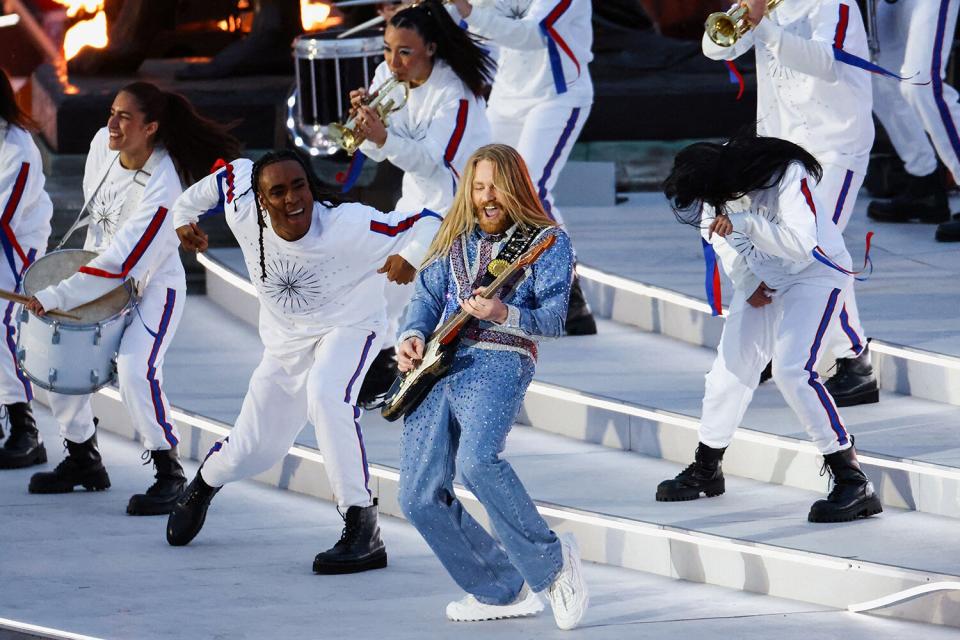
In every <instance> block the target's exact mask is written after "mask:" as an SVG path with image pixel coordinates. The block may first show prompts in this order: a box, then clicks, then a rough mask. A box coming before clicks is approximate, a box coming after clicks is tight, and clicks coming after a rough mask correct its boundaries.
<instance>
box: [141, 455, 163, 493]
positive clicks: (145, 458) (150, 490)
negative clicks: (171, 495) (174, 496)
mask: <svg viewBox="0 0 960 640" xmlns="http://www.w3.org/2000/svg"><path fill="white" fill-rule="evenodd" d="M140 459H141V460H143V466H147V465H148V464H150V463H151V462H153V463H154V464H153V471H154V481H153V484H152V485H150V487H149V488H148V489H147V495H153V494H154V493H156V492H157V491H158V490H159V489H160V487H159V486H158V485H159V484H160V478H159V474H160V470H159V469H157V464H156V462H154V460H153V457H152V456H151V455H150V450H149V449H145V450H144V451H143V453H141V454H140Z"/></svg>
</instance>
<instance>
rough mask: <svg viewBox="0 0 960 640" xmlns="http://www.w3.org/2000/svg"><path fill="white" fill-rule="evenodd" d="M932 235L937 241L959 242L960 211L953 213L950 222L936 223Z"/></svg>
mask: <svg viewBox="0 0 960 640" xmlns="http://www.w3.org/2000/svg"><path fill="white" fill-rule="evenodd" d="M933 237H934V238H936V239H937V242H960V213H955V214H953V217H952V218H951V219H950V222H944V223H943V224H940V225H938V226H937V232H936V233H935V234H934V236H933Z"/></svg>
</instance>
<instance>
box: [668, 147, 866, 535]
mask: <svg viewBox="0 0 960 640" xmlns="http://www.w3.org/2000/svg"><path fill="white" fill-rule="evenodd" d="M821 175H822V169H821V168H820V164H819V163H818V162H817V160H816V159H815V158H814V157H813V156H812V155H811V154H810V153H808V152H807V151H805V150H803V149H802V148H801V147H799V146H797V145H795V144H794V143H792V142H788V141H786V140H781V139H779V138H763V137H755V136H753V135H745V134H742V135H740V136H738V137H735V138H733V139H731V140H729V141H728V142H727V143H726V144H717V143H707V142H702V143H697V144H693V145H690V146H689V147H687V148H685V149H683V150H681V151H680V153H678V154H677V157H676V159H675V160H674V164H673V170H672V171H671V173H670V176H669V177H668V178H667V179H666V181H665V182H664V188H663V190H664V193H665V194H666V195H667V198H669V199H670V201H671V204H672V205H673V208H674V211H675V213H676V215H677V218H678V219H679V220H680V221H681V222H685V223H688V224H690V225H693V226H697V227H699V228H700V230H701V234H702V236H703V242H704V250H705V253H707V254H708V255H709V256H714V252H715V255H717V256H719V258H720V260H721V262H722V264H723V269H724V271H726V273H727V275H728V276H729V277H730V279H731V280H732V281H733V284H734V287H735V290H734V294H733V299H732V301H731V303H730V310H729V313H728V315H727V319H726V323H724V325H723V334H722V336H721V337H720V345H719V346H718V347H717V359H716V360H715V361H714V363H713V367H712V368H711V369H710V373H708V374H707V379H706V389H705V391H704V396H703V411H702V417H701V420H700V444H699V446H698V447H697V452H696V458H695V460H694V462H693V464H691V465H690V466H689V467H687V468H686V469H685V470H684V471H683V472H682V473H680V475H678V476H677V477H676V478H675V479H672V480H666V481H664V482H661V483H660V486H658V487H657V500H660V501H676V500H694V499H696V498H699V497H700V494H701V493H704V494H706V495H707V496H708V497H709V496H717V495H720V494H722V493H723V492H724V490H725V488H726V487H725V485H724V478H723V472H722V471H721V468H720V462H721V460H722V459H723V453H724V451H725V450H726V448H727V446H728V445H729V444H730V441H731V440H732V439H733V434H734V432H735V431H736V430H737V427H739V426H740V421H741V420H742V419H743V415H744V413H745V412H746V410H747V406H748V405H749V404H750V400H751V399H752V398H753V392H754V390H755V389H756V388H757V384H758V380H759V376H760V371H761V369H763V367H764V366H765V365H766V363H767V362H769V361H770V358H771V356H772V358H773V379H774V381H775V382H776V383H777V386H778V387H779V388H780V392H781V393H782V394H783V397H784V399H785V400H786V401H787V404H788V405H790V408H791V409H793V412H794V413H795V414H796V416H797V418H799V419H800V423H801V424H802V425H803V428H804V429H805V430H806V431H807V433H808V434H809V435H810V437H811V439H813V442H814V444H815V445H816V447H817V448H818V449H819V450H820V452H821V453H822V454H823V457H824V463H825V466H826V467H827V469H829V471H830V473H831V475H832V476H833V480H834V483H835V484H834V487H833V490H832V491H830V495H829V496H827V498H826V500H818V501H817V502H816V503H814V504H813V506H812V507H811V508H810V513H809V515H808V519H809V520H810V521H811V522H838V521H844V520H853V519H855V518H861V517H866V516H871V515H873V514H876V513H880V512H881V511H882V510H883V507H882V506H881V505H880V500H879V499H878V498H877V496H876V494H875V493H874V491H873V485H872V484H871V483H870V481H869V480H868V479H867V477H866V475H864V473H863V471H862V470H861V469H860V464H859V463H858V462H857V455H856V452H855V451H854V448H853V437H852V436H851V435H850V434H849V433H847V430H846V427H845V426H844V424H843V420H842V419H841V417H840V414H839V413H838V412H837V407H836V404H835V403H834V401H833V398H832V397H831V396H830V393H829V392H828V390H827V389H826V388H825V387H824V385H823V383H821V382H820V379H819V376H818V375H817V369H816V366H817V361H818V360H819V359H820V357H821V356H822V355H823V353H824V351H825V349H826V343H825V341H824V338H825V336H827V335H828V331H829V330H830V328H831V325H832V324H834V323H835V322H837V321H838V316H839V314H840V313H841V310H842V309H843V302H844V295H845V293H846V292H847V291H848V287H847V285H848V282H849V280H850V279H851V272H850V271H849V269H850V254H848V253H847V249H846V247H845V246H844V244H843V237H842V236H841V235H840V231H839V229H837V226H836V225H835V224H833V221H832V220H831V219H830V217H829V216H830V211H829V209H827V210H826V211H825V209H824V207H823V203H822V201H821V200H819V199H818V198H816V197H815V193H816V192H815V190H814V186H815V185H814V183H815V182H816V181H817V180H819V179H820V177H821ZM757 283H759V284H757ZM828 355H829V354H828Z"/></svg>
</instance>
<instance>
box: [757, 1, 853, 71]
mask: <svg viewBox="0 0 960 640" xmlns="http://www.w3.org/2000/svg"><path fill="white" fill-rule="evenodd" d="M811 20H812V23H813V34H812V35H811V36H810V37H809V38H804V37H800V36H798V35H796V34H793V33H789V32H787V31H784V29H783V27H780V26H779V25H777V24H775V23H774V22H773V21H772V20H769V19H767V18H764V19H762V20H760V22H759V23H758V24H757V26H756V27H755V28H754V31H755V32H756V38H757V41H758V42H762V43H763V45H764V46H765V47H767V48H768V49H770V51H771V52H772V53H773V55H774V57H776V59H777V60H778V61H779V62H780V63H781V64H783V65H784V66H786V67H790V68H791V69H793V70H795V71H799V72H801V73H806V74H808V75H811V76H815V77H817V78H820V79H821V80H826V81H828V82H834V81H836V80H837V79H838V74H839V68H840V64H841V63H839V62H837V61H836V59H835V58H834V53H833V50H834V47H837V48H840V49H843V48H844V47H852V48H853V49H855V50H856V49H862V51H861V53H863V54H866V35H865V33H864V31H863V27H862V26H860V25H861V24H862V22H861V19H860V10H859V9H858V8H857V5H856V3H853V2H851V3H849V4H848V3H845V2H837V0H826V1H824V2H821V3H819V6H818V8H817V9H816V11H815V13H814V14H813V15H812V16H811ZM851 71H852V69H851Z"/></svg>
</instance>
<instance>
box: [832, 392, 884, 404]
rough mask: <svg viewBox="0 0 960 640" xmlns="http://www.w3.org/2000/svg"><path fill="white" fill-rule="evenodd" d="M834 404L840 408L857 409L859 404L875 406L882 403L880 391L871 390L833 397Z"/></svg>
mask: <svg viewBox="0 0 960 640" xmlns="http://www.w3.org/2000/svg"><path fill="white" fill-rule="evenodd" d="M833 402H834V404H836V405H837V406H838V407H855V406H857V405H858V404H874V403H876V402H880V390H879V389H870V390H868V391H860V392H859V393H851V394H850V395H848V396H833Z"/></svg>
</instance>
